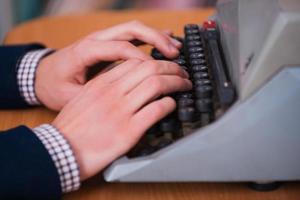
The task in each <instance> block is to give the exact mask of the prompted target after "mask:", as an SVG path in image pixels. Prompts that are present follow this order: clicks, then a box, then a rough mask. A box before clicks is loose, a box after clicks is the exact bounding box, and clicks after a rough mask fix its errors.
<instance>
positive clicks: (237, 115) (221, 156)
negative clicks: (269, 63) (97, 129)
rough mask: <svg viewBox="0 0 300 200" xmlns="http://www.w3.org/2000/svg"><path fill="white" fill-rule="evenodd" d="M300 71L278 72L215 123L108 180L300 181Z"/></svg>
mask: <svg viewBox="0 0 300 200" xmlns="http://www.w3.org/2000/svg"><path fill="white" fill-rule="evenodd" d="M299 91H300V66H298V67H287V68H284V69H283V70H282V71H280V72H279V73H278V74H277V75H276V76H274V78H272V79H271V80H270V81H269V82H268V83H267V84H266V85H265V86H264V87H262V88H261V89H260V90H259V91H258V92H257V93H255V94H254V95H253V96H251V97H250V98H249V99H247V100H246V101H244V102H241V101H240V102H237V103H236V104H235V105H234V106H233V107H232V108H231V110H229V111H228V112H227V113H226V114H224V116H222V117H221V118H220V119H219V120H218V121H216V122H215V123H212V124H211V125H208V126H207V127H205V128H203V129H200V130H196V131H195V132H194V133H193V134H191V135H189V136H187V137H185V138H183V139H182V140H179V141H178V142H176V143H174V144H172V145H171V146H169V147H167V148H165V149H162V150H161V151H159V152H157V153H155V154H153V155H151V156H148V157H144V158H143V157H142V158H136V159H132V160H128V159H126V158H122V159H120V160H118V161H116V162H115V163H113V164H112V165H111V166H110V167H109V168H108V169H107V170H106V171H105V179H106V180H107V181H124V182H151V181H167V182H169V181H278V180H300V160H299V153H298V152H300V145H299V144H300V134H299V130H300V123H299V119H300V110H299V107H300V92H299Z"/></svg>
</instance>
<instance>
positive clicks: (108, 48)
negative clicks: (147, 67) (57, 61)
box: [73, 39, 152, 67]
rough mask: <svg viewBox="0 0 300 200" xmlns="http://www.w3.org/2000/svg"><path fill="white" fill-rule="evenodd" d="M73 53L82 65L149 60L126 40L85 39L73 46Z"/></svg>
mask: <svg viewBox="0 0 300 200" xmlns="http://www.w3.org/2000/svg"><path fill="white" fill-rule="evenodd" d="M73 50H74V51H75V55H78V57H80V58H81V62H82V65H83V66H86V67H87V66H91V65H93V64H96V63H98V62H100V61H117V60H128V59H140V60H149V59H152V58H151V57H150V56H149V55H147V54H145V53H144V52H142V51H141V50H140V49H139V48H137V47H136V46H134V45H132V44H130V43H129V42H126V41H97V40H90V39H89V40H85V41H83V42H81V44H79V45H78V46H76V47H74V48H73Z"/></svg>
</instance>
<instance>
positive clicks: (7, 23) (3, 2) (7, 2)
mask: <svg viewBox="0 0 300 200" xmlns="http://www.w3.org/2000/svg"><path fill="white" fill-rule="evenodd" d="M11 4H12V1H11V0H0V43H2V41H3V38H4V36H5V34H6V33H7V32H8V31H9V29H10V28H11V27H12V24H13V13H12V5H11Z"/></svg>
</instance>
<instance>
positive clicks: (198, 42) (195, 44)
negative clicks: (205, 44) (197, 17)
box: [187, 40, 202, 47]
mask: <svg viewBox="0 0 300 200" xmlns="http://www.w3.org/2000/svg"><path fill="white" fill-rule="evenodd" d="M201 44H202V42H200V41H197V40H192V41H189V42H188V43H187V45H188V46H190V47H194V46H200V45H201Z"/></svg>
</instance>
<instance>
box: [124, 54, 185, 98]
mask: <svg viewBox="0 0 300 200" xmlns="http://www.w3.org/2000/svg"><path fill="white" fill-rule="evenodd" d="M153 75H177V76H180V77H182V78H188V74H187V73H186V72H185V71H184V70H183V69H182V68H181V67H179V66H178V65H177V64H175V63H172V62H168V61H153V60H152V61H145V62H143V63H142V64H140V65H139V66H137V67H134V68H132V69H131V70H130V71H129V72H128V74H127V75H126V76H123V78H121V79H120V80H119V81H120V83H122V85H121V88H122V89H121V90H122V91H123V93H125V94H126V93H128V92H130V91H131V90H132V89H133V88H135V87H136V86H137V85H139V84H140V83H141V82H143V81H144V80H145V79H147V78H148V77H150V76H153Z"/></svg>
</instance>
